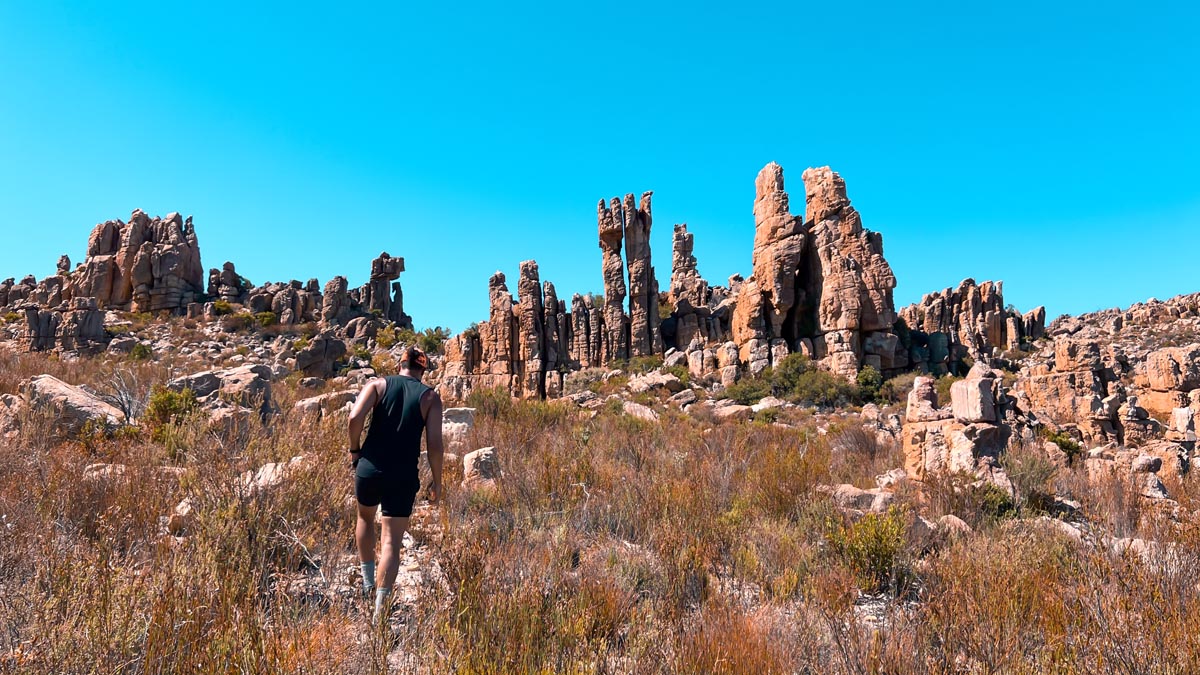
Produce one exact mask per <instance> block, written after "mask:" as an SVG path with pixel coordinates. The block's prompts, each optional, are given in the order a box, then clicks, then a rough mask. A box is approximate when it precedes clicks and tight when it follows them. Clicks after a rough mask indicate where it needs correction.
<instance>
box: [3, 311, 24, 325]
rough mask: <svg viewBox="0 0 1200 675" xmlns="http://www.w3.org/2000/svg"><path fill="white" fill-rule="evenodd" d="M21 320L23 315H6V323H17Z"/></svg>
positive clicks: (11, 313)
mask: <svg viewBox="0 0 1200 675" xmlns="http://www.w3.org/2000/svg"><path fill="white" fill-rule="evenodd" d="M20 320H21V315H20V314H17V313H16V312H9V313H7V314H5V315H4V323H16V322H18V321H20Z"/></svg>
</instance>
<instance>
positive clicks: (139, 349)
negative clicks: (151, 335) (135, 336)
mask: <svg viewBox="0 0 1200 675" xmlns="http://www.w3.org/2000/svg"><path fill="white" fill-rule="evenodd" d="M153 356H154V350H153V349H151V348H150V345H148V344H146V343H144V342H139V343H137V344H136V345H134V346H133V349H131V350H129V358H130V359H133V360H134V361H148V360H150V358H151V357H153Z"/></svg>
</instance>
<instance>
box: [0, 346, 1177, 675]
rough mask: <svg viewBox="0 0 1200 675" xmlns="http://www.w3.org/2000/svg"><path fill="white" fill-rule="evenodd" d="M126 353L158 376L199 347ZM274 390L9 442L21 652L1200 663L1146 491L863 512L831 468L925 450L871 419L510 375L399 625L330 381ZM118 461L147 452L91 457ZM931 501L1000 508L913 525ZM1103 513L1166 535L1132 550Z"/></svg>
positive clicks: (471, 669)
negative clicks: (642, 407) (623, 409)
mask: <svg viewBox="0 0 1200 675" xmlns="http://www.w3.org/2000/svg"><path fill="white" fill-rule="evenodd" d="M0 359H3V360H4V362H5V363H6V364H7V365H8V366H10V368H11V371H9V372H6V374H4V375H3V376H2V378H0V390H4V391H12V390H15V387H16V384H17V383H18V382H19V381H20V380H21V379H22V378H24V377H28V376H29V375H32V374H35V372H37V371H39V367H38V364H39V363H40V364H41V365H42V366H44V369H45V370H48V371H51V372H54V373H56V374H57V375H58V376H60V377H62V378H63V379H65V380H67V381H71V382H76V383H79V382H82V383H90V384H92V385H93V386H96V387H99V386H101V384H102V383H103V381H104V371H103V368H106V367H109V366H105V365H104V364H103V362H101V361H89V360H81V361H77V362H62V361H58V362H47V361H45V359H44V357H29V356H24V355H22V356H13V355H7V356H2V355H0ZM34 359H41V360H40V361H35V360H34ZM127 367H129V368H131V369H133V371H134V372H135V373H137V377H138V380H137V385H136V386H137V387H138V388H139V389H141V390H144V391H145V392H146V394H147V395H148V393H149V392H150V391H151V390H152V388H153V387H154V386H156V385H160V384H162V383H163V382H164V381H165V380H166V379H167V378H168V377H171V376H172V375H173V374H175V375H177V374H178V372H177V371H178V369H180V368H184V367H185V365H184V364H177V365H175V366H170V365H168V364H165V363H164V362H162V361H157V360H152V361H150V362H146V363H139V364H130V365H128V366H127ZM173 369H174V370H175V372H174V373H173V372H172V370H173ZM274 395H275V397H276V399H277V403H278V406H277V407H278V408H279V409H280V410H281V411H283V412H281V413H279V414H278V415H275V416H274V417H272V418H270V419H269V420H268V421H267V422H263V421H260V420H259V419H258V418H257V417H253V418H251V419H249V420H248V421H246V422H245V423H244V424H242V425H240V426H235V427H234V428H232V429H227V430H217V429H213V428H211V427H210V426H209V425H208V423H207V420H206V418H205V417H203V416H201V415H187V414H184V415H180V416H172V417H169V418H168V419H166V420H165V421H162V422H161V425H160V426H161V428H164V429H166V432H165V433H163V434H161V435H155V434H151V433H149V432H148V431H146V430H118V431H117V432H115V433H110V434H98V435H96V436H95V437H92V438H87V439H78V438H62V437H60V436H58V435H56V434H55V433H54V431H55V430H54V429H53V421H52V420H51V419H50V418H49V417H48V416H47V415H46V413H45V412H44V411H37V410H35V411H30V412H29V413H28V414H27V418H26V419H24V420H23V426H22V431H21V432H20V435H19V436H18V437H17V438H15V439H10V440H3V441H0V466H3V467H4V470H3V471H2V472H0V671H4V672H71V673H74V672H89V673H90V672H97V673H110V672H112V673H143V672H154V673H195V672H235V673H236V672H241V673H267V672H288V673H293V672H295V673H335V672H336V673H346V672H348V673H377V672H387V671H389V669H390V671H391V672H414V673H447V672H463V673H909V672H922V673H924V672H930V673H958V672H978V673H1010V672H1011V673H1025V672H1028V673H1034V672H1063V673H1088V672H1131V673H1132V672H1196V670H1197V668H1198V667H1200V664H1198V663H1197V655H1198V654H1200V644H1198V641H1200V637H1198V636H1200V634H1198V633H1197V632H1196V631H1194V630H1193V628H1192V624H1193V621H1192V617H1194V616H1195V615H1196V613H1197V611H1198V610H1200V602H1198V600H1200V597H1198V595H1200V592H1198V590H1197V585H1196V583H1195V579H1196V578H1197V574H1198V573H1200V546H1198V545H1197V544H1200V540H1198V537H1197V531H1196V529H1195V528H1194V526H1193V525H1191V524H1188V523H1187V521H1186V520H1184V522H1178V521H1172V520H1171V519H1170V518H1169V517H1168V516H1169V514H1164V513H1161V512H1159V511H1155V510H1151V509H1145V508H1143V507H1142V504H1141V502H1138V501H1137V497H1136V495H1133V494H1130V493H1129V492H1128V490H1127V489H1126V486H1124V485H1117V484H1114V485H1112V486H1105V485H1094V484H1091V483H1087V482H1085V481H1084V480H1083V479H1082V478H1081V474H1080V470H1079V469H1078V468H1069V469H1061V470H1059V471H1057V472H1052V471H1050V470H1049V469H1048V468H1047V467H1045V466H1042V465H1041V464H1038V463H1036V462H1035V461H1034V459H1035V458H1033V457H1031V456H1021V457H1018V458H1017V459H1019V460H1020V461H1022V462H1024V464H1022V467H1023V470H1024V471H1025V473H1024V474H1022V480H1024V481H1025V482H1024V483H1022V493H1021V495H1020V497H1019V499H1018V500H1017V503H1014V504H1011V505H1010V508H1009V509H1008V510H1007V511H1003V512H999V511H995V510H989V509H990V508H992V506H994V505H990V502H987V501H986V500H987V499H988V498H989V497H988V495H981V494H979V493H977V492H971V491H970V489H969V486H967V485H965V484H952V481H948V482H947V484H946V485H944V486H942V488H941V492H940V493H939V492H938V491H937V490H938V486H931V492H932V496H927V497H928V498H927V499H926V500H925V501H922V502H918V501H916V500H915V499H913V498H912V496H910V495H908V494H898V495H897V506H896V508H895V510H894V511H892V512H890V513H888V514H884V515H879V516H871V517H869V518H864V519H862V520H855V519H854V518H850V517H847V516H843V515H842V514H840V513H838V512H837V510H836V509H835V508H834V507H833V506H832V505H831V504H830V502H829V501H828V497H826V496H825V495H824V494H823V493H822V492H821V491H819V490H818V489H817V488H818V487H819V486H821V485H827V484H830V483H840V482H849V483H853V484H856V485H860V486H863V487H866V486H869V485H870V484H871V483H872V481H873V477H874V475H876V474H878V473H882V472H884V471H886V470H887V469H890V468H894V467H896V466H899V465H900V463H901V462H900V457H899V455H898V452H899V451H898V449H897V448H896V446H895V444H894V443H893V442H890V441H888V440H887V439H885V438H881V437H880V436H877V435H876V434H874V432H866V431H863V430H862V429H861V427H859V426H857V424H856V422H855V421H854V418H853V417H843V418H840V419H838V420H835V422H834V423H832V424H827V433H819V432H818V429H817V423H816V422H815V421H811V420H810V421H807V422H805V423H803V424H802V425H801V426H799V427H796V428H786V427H782V426H777V425H766V424H757V423H746V424H710V423H707V422H703V421H700V420H697V419H695V418H693V417H690V416H687V415H684V414H681V413H675V412H670V411H667V412H664V413H663V417H662V419H661V420H660V421H659V422H658V423H647V422H644V421H642V420H639V419H636V418H632V417H630V416H627V415H623V414H621V413H620V412H619V411H617V410H609V409H605V410H602V411H600V412H599V413H598V414H595V415H593V414H592V413H589V412H586V411H581V410H577V409H575V408H573V407H571V406H569V405H567V404H563V403H553V402H551V403H539V402H512V401H509V400H507V399H506V398H505V399H503V400H501V399H499V398H496V397H482V398H480V399H479V401H478V403H480V409H479V413H478V414H477V423H476V428H475V429H474V431H472V433H471V442H472V444H473V445H479V446H482V445H491V446H495V447H496V448H497V453H498V457H499V461H500V465H501V469H502V471H503V475H502V476H501V477H500V478H499V480H497V482H496V484H495V485H494V486H491V487H487V488H480V489H475V490H465V489H462V488H460V487H459V486H458V481H459V480H461V478H462V469H461V465H459V464H454V463H452V464H450V465H449V466H448V468H447V476H446V486H445V490H444V492H445V494H444V498H443V502H442V504H441V505H440V506H439V507H437V508H435V509H422V510H421V511H420V512H419V514H418V515H419V517H418V518H417V519H415V520H416V522H417V523H418V524H417V526H416V528H417V532H416V533H415V534H416V538H417V540H418V542H419V544H418V546H419V547H420V553H421V555H420V559H421V560H423V561H426V563H425V565H426V571H427V572H428V573H427V574H426V575H425V577H424V578H423V580H422V581H421V582H420V584H419V585H418V586H416V587H414V588H411V589H409V591H410V592H411V593H412V594H415V597H416V601H415V602H411V603H409V602H402V603H401V606H400V607H398V608H397V610H396V612H395V613H394V615H393V617H392V621H391V623H390V624H385V625H384V626H382V627H377V626H375V625H374V624H372V623H371V622H370V621H369V619H368V617H367V616H366V613H365V612H364V611H363V607H362V605H361V604H360V603H359V602H358V601H357V600H355V598H354V594H353V589H354V586H353V583H354V580H353V579H351V578H349V577H348V576H347V570H348V569H352V568H353V564H354V551H353V542H352V528H353V524H354V511H353V504H352V498H351V491H352V482H351V479H350V475H349V471H348V469H347V468H346V464H345V462H346V460H345V456H344V451H343V449H342V448H343V445H344V439H343V434H344V432H343V430H342V427H341V421H340V420H339V419H337V418H336V416H329V417H327V418H325V419H323V420H321V421H313V420H303V419H298V418H296V417H293V415H292V414H291V412H290V411H291V405H290V404H291V402H292V401H294V400H296V399H298V398H300V397H303V396H305V395H306V392H304V391H303V390H301V389H299V388H298V385H297V384H296V383H295V382H293V381H291V380H285V381H284V382H280V383H277V384H276V386H275V391H274ZM826 421H827V420H826ZM468 449H471V448H468ZM301 455H303V456H306V457H307V458H308V461H306V462H303V463H300V464H298V465H296V466H297V468H296V469H295V470H294V471H293V472H292V473H290V474H289V475H288V476H287V477H286V478H285V479H284V480H283V481H282V483H281V484H279V485H278V486H276V487H274V488H270V489H263V490H250V489H247V486H246V484H245V482H244V481H243V479H242V476H243V475H244V473H245V472H247V471H251V470H255V469H257V468H258V467H260V466H262V465H263V464H265V463H267V462H286V461H287V460H289V459H290V458H292V457H296V456H301ZM1014 461H1015V460H1014ZM95 463H113V464H121V465H124V466H125V467H126V469H125V470H124V473H122V474H121V475H120V476H117V475H116V474H115V473H114V474H112V475H110V476H109V477H107V478H98V479H94V480H88V481H85V480H82V476H83V473H84V468H85V467H86V466H88V465H90V464H95ZM164 466H170V467H177V469H178V471H175V472H164V471H163V470H162V468H161V467H164ZM1014 466H1015V465H1014ZM425 479H426V480H427V479H428V476H425ZM1172 489H1173V490H1176V492H1177V494H1178V496H1179V499H1180V502H1181V503H1182V504H1183V509H1184V510H1185V512H1190V511H1186V510H1188V509H1194V508H1195V504H1194V498H1193V496H1192V492H1193V489H1192V488H1191V486H1190V484H1189V483H1187V482H1186V481H1184V482H1182V483H1180V485H1178V486H1174V485H1173V486H1172ZM1050 493H1053V494H1055V495H1059V496H1064V497H1071V498H1073V499H1076V500H1078V501H1080V503H1081V510H1082V511H1083V513H1084V514H1085V515H1086V517H1087V518H1088V519H1089V522H1090V523H1091V525H1090V526H1089V527H1088V528H1087V535H1086V536H1085V537H1083V538H1082V539H1083V540H1082V541H1076V540H1074V539H1071V538H1069V537H1067V536H1065V535H1064V534H1062V532H1061V531H1060V530H1058V529H1057V528H1054V527H1050V526H1047V525H1046V524H1045V523H1044V522H1043V521H1040V520H1037V519H1034V518H1030V519H1023V518H1022V516H1025V515H1031V516H1033V515H1040V514H1041V510H1040V509H1037V508H1035V506H1036V504H1035V503H1034V501H1035V500H1033V499H1031V496H1032V495H1035V494H1037V495H1043V496H1044V495H1046V494H1050ZM939 495H940V496H939ZM183 499H187V500H189V501H190V502H191V503H192V504H193V506H194V507H195V516H194V519H193V520H192V521H191V522H190V523H189V524H188V527H187V530H186V533H185V536H183V537H172V536H170V535H168V534H167V533H166V529H165V522H164V521H165V516H166V515H167V514H169V513H170V511H171V509H172V508H173V507H174V506H175V505H176V504H177V503H179V502H180V501H181V500H183ZM1039 499H1042V498H1041V497H1039ZM1042 501H1044V499H1043V500H1042ZM1037 503H1041V502H1037ZM918 511H919V512H921V513H923V514H925V515H926V516H930V517H932V516H936V515H940V514H941V513H955V514H956V515H959V516H960V517H963V518H964V519H967V520H968V521H969V522H971V523H972V524H973V525H974V526H975V528H976V529H975V530H974V532H973V533H971V534H968V535H965V536H961V537H958V538H955V539H952V540H949V539H939V540H938V541H937V543H935V544H934V545H932V546H930V545H929V544H928V542H923V543H922V542H917V541H916V539H917V538H915V537H910V536H908V535H909V534H910V532H909V528H910V527H912V523H914V522H915V520H914V519H915V514H916V513H917V512H918ZM1106 534H1111V535H1115V536H1141V537H1144V538H1148V539H1149V538H1152V539H1155V540H1156V541H1157V545H1155V546H1150V545H1146V546H1140V547H1125V548H1124V549H1122V550H1117V549H1116V548H1115V547H1113V546H1110V545H1108V543H1107V542H1106V540H1105V539H1104V535H1106ZM435 568H436V569H435ZM864 591H868V592H871V593H874V592H876V591H881V593H879V594H875V595H872V596H871V597H870V598H868V596H867V595H864ZM868 599H870V603H868V602H867V600H868Z"/></svg>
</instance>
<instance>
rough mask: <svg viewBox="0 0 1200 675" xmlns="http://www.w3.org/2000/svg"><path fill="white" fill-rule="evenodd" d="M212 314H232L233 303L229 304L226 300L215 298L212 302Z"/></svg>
mask: <svg viewBox="0 0 1200 675" xmlns="http://www.w3.org/2000/svg"><path fill="white" fill-rule="evenodd" d="M213 314H216V315H217V316H225V315H227V314H233V305H231V304H229V302H228V301H226V300H217V301H216V302H214V303H213Z"/></svg>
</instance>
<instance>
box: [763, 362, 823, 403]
mask: <svg viewBox="0 0 1200 675" xmlns="http://www.w3.org/2000/svg"><path fill="white" fill-rule="evenodd" d="M812 370H813V365H812V361H810V360H809V358H808V357H807V356H805V355H804V354H801V353H799V352H796V353H793V354H788V355H787V356H785V357H783V360H781V361H780V362H779V363H777V364H776V365H775V367H774V368H772V369H771V370H770V371H769V372H766V371H764V373H763V376H764V377H766V378H768V379H769V381H770V383H771V393H772V394H774V395H776V396H779V397H781V398H788V397H790V396H791V395H792V393H793V392H795V391H796V388H797V387H798V386H799V385H800V378H801V377H803V376H804V374H805V373H809V372H812Z"/></svg>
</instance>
